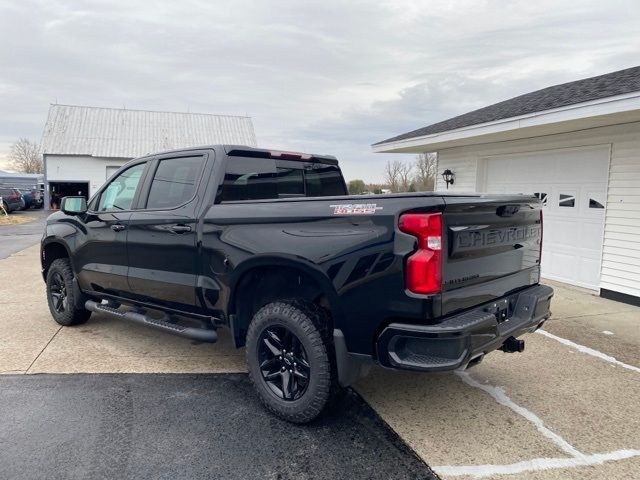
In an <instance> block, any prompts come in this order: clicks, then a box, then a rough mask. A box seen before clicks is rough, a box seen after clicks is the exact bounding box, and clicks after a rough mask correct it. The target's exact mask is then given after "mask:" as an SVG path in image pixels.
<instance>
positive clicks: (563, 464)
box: [433, 450, 640, 478]
mask: <svg viewBox="0 0 640 480" xmlns="http://www.w3.org/2000/svg"><path fill="white" fill-rule="evenodd" d="M637 456H640V450H616V451H614V452H609V453H594V454H593V455H583V456H581V457H572V458H534V459H533V460H525V461H524V462H518V463H512V464H510V465H462V466H449V465H447V466H442V467H433V470H435V472H436V473H437V474H438V475H450V476H453V477H456V476H462V475H468V476H471V477H473V478H485V477H490V476H492V475H515V474H518V473H524V472H534V471H541V470H552V469H558V468H574V467H585V466H590V465H602V464H603V463H605V462H610V461H614V460H624V459H626V458H632V457H637Z"/></svg>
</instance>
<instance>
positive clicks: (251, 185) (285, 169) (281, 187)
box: [220, 156, 347, 202]
mask: <svg viewBox="0 0 640 480" xmlns="http://www.w3.org/2000/svg"><path fill="white" fill-rule="evenodd" d="M346 194H347V190H346V187H345V184H344V180H343V178H342V173H341V172H340V168H339V167H338V166H337V165H327V164H323V163H321V162H304V161H293V160H291V161H290V160H277V159H269V158H252V157H237V156H229V157H227V166H226V170H225V176H224V181H223V184H222V191H221V193H220V201H222V202H233V201H239V200H267V199H277V198H295V197H327V196H336V195H346Z"/></svg>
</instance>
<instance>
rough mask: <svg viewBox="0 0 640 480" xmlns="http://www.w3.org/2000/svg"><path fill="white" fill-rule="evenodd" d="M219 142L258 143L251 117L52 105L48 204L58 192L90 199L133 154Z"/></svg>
mask: <svg viewBox="0 0 640 480" xmlns="http://www.w3.org/2000/svg"><path fill="white" fill-rule="evenodd" d="M218 143H230V144H239V145H247V146H252V147H255V146H257V143H256V136H255V132H254V129H253V123H252V121H251V118H250V117H242V116H231V115H209V114H201V113H177V112H154V111H146V110H128V109H120V108H100V107H86V106H75V105H57V104H55V105H51V107H50V108H49V116H48V118H47V123H46V124H45V127H44V133H43V136H42V144H41V145H42V147H41V149H42V155H43V161H44V174H45V206H47V208H48V207H49V205H50V199H51V196H52V195H54V194H57V195H59V196H65V195H85V196H86V197H87V198H89V197H90V196H91V195H93V193H94V192H96V191H97V190H98V189H99V188H100V187H101V186H102V184H103V183H104V182H105V181H106V180H107V179H108V178H109V177H110V176H111V175H112V174H113V173H114V172H115V171H116V170H117V169H118V168H120V167H121V166H122V165H123V164H124V163H126V162H127V161H128V160H131V159H132V158H136V157H139V156H142V155H145V154H148V153H154V152H160V151H163V150H171V149H176V148H186V147H194V146H199V145H212V144H218Z"/></svg>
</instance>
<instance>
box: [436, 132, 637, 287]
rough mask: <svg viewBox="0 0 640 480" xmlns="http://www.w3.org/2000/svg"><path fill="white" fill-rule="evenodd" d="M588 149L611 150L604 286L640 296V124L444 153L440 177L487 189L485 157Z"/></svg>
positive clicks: (459, 185)
mask: <svg viewBox="0 0 640 480" xmlns="http://www.w3.org/2000/svg"><path fill="white" fill-rule="evenodd" d="M588 145H610V146H611V159H610V167H609V184H608V195H607V206H606V215H605V233H604V239H603V242H604V243H603V252H602V267H601V278H600V287H601V288H606V289H609V290H614V291H617V292H621V293H626V294H629V295H635V296H640V123H628V124H624V125H615V126H611V127H601V128H593V129H587V130H582V131H577V132H571V133H564V134H558V135H549V136H544V137H534V138H530V139H523V140H515V141H509V142H500V143H488V144H484V145H476V146H469V147H457V148H451V149H446V150H442V151H440V152H438V174H440V173H442V171H443V170H445V169H447V168H448V169H450V170H452V171H454V172H455V174H456V183H455V184H454V185H451V186H450V187H449V190H450V191H451V190H453V191H471V190H479V191H482V189H483V186H484V168H483V160H482V159H483V158H485V157H488V156H491V155H504V154H511V153H524V152H535V151H542V150H552V149H560V148H571V147H580V146H588ZM436 189H437V190H444V189H445V185H444V181H443V180H442V177H439V178H438V182H437V185H436Z"/></svg>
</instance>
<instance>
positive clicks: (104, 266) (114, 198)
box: [74, 162, 146, 295]
mask: <svg viewBox="0 0 640 480" xmlns="http://www.w3.org/2000/svg"><path fill="white" fill-rule="evenodd" d="M145 166H146V162H141V163H137V164H135V165H132V166H131V167H129V168H127V169H126V170H124V171H122V172H120V174H119V175H118V176H117V177H115V178H114V179H113V180H112V181H111V182H109V184H108V185H106V186H105V188H104V189H103V190H102V191H101V193H100V194H99V196H98V197H96V198H95V199H93V200H92V201H91V204H90V205H89V211H88V212H87V214H86V216H85V217H84V227H85V228H84V234H85V237H84V238H82V239H81V241H80V242H79V245H78V248H77V252H76V254H75V255H74V262H75V265H74V266H75V269H76V272H78V282H79V284H80V286H81V287H82V288H83V289H86V290H94V291H99V292H105V293H110V294H113V295H121V294H123V293H125V292H126V291H127V290H128V289H129V285H128V282H127V273H128V265H127V249H126V245H127V225H128V222H129V217H130V216H131V208H132V206H133V202H134V200H135V198H136V196H137V195H138V193H139V190H140V187H141V179H142V178H143V173H144V170H145Z"/></svg>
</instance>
